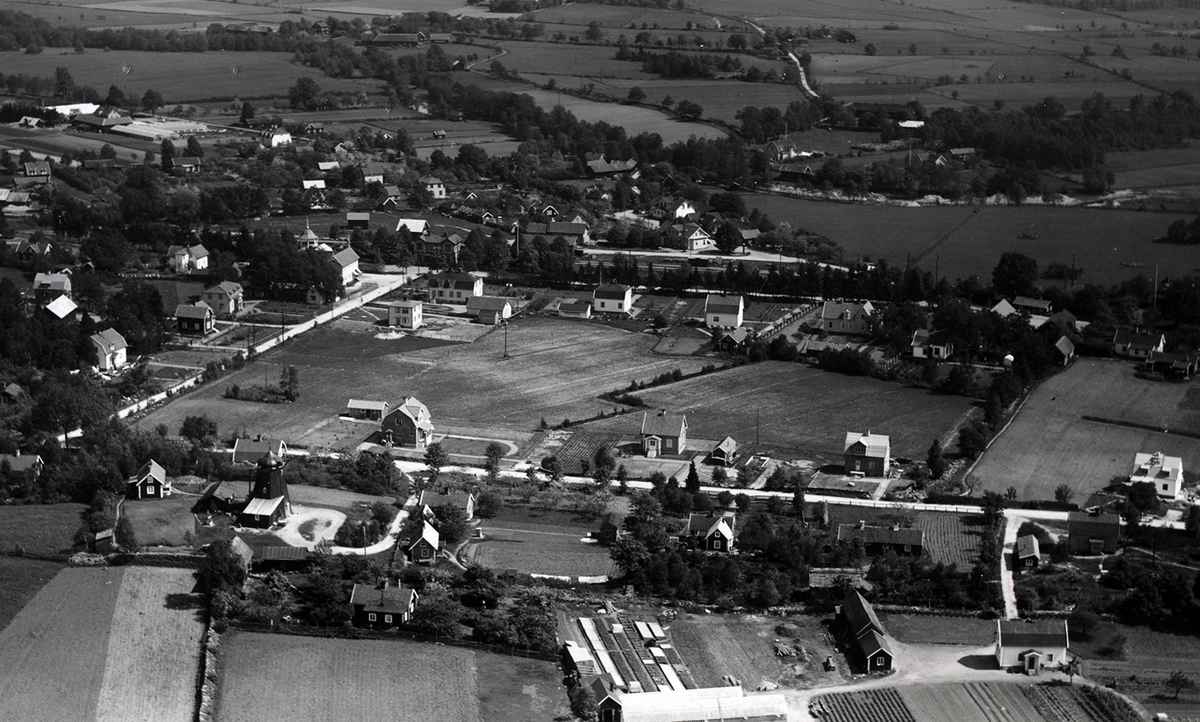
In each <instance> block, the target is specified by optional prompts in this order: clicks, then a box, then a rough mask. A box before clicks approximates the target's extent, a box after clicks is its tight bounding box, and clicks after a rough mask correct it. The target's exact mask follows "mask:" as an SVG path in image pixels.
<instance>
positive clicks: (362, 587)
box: [350, 582, 417, 629]
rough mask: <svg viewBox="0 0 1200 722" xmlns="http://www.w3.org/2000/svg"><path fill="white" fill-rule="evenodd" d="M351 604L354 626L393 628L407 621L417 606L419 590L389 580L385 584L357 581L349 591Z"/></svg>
mask: <svg viewBox="0 0 1200 722" xmlns="http://www.w3.org/2000/svg"><path fill="white" fill-rule="evenodd" d="M350 606H351V607H352V608H353V609H354V613H353V615H352V617H351V621H352V623H353V624H354V626H356V627H365V628H368V629H391V628H393V627H398V626H400V625H401V624H407V623H408V620H409V618H410V617H411V616H412V613H413V611H414V610H415V609H416V608H417V592H416V590H414V589H409V588H408V587H405V586H395V587H393V586H391V585H389V584H387V583H386V582H385V583H384V585H383V586H382V587H377V586H375V585H372V584H355V585H354V589H353V590H352V591H351V592H350Z"/></svg>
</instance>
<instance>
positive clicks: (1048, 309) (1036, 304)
mask: <svg viewBox="0 0 1200 722" xmlns="http://www.w3.org/2000/svg"><path fill="white" fill-rule="evenodd" d="M1012 305H1013V308H1015V309H1017V310H1018V311H1022V312H1024V313H1028V314H1031V315H1034V316H1049V315H1050V314H1051V313H1053V312H1054V304H1053V303H1051V302H1050V300H1049V299H1046V298H1030V297H1028V296H1017V297H1016V298H1014V299H1013V300H1012Z"/></svg>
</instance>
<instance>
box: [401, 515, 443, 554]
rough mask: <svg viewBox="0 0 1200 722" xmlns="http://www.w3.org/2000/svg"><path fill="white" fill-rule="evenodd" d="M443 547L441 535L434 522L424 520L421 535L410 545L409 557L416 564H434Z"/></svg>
mask: <svg viewBox="0 0 1200 722" xmlns="http://www.w3.org/2000/svg"><path fill="white" fill-rule="evenodd" d="M440 548H441V536H440V535H439V534H438V530H437V528H436V527H434V525H433V524H430V523H429V522H428V521H424V522H422V526H421V536H419V537H417V538H416V539H414V540H413V542H412V543H411V544H409V545H408V559H409V561H411V562H413V563H414V564H433V563H434V562H435V561H437V554H438V549H440Z"/></svg>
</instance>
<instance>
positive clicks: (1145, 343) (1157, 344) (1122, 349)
mask: <svg viewBox="0 0 1200 722" xmlns="http://www.w3.org/2000/svg"><path fill="white" fill-rule="evenodd" d="M1166 345H1167V337H1166V336H1165V335H1163V334H1161V333H1157V332H1150V331H1145V332H1143V331H1136V330H1135V331H1123V330H1118V331H1117V332H1116V333H1114V334H1113V353H1114V354H1116V355H1117V356H1125V357H1127V358H1140V359H1145V358H1149V357H1150V355H1151V354H1154V353H1162V351H1163V348H1164V347H1165V346H1166Z"/></svg>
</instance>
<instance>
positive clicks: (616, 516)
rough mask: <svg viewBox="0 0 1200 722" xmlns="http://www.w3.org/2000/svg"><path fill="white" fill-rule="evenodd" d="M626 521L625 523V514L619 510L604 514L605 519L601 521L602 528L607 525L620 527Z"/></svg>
mask: <svg viewBox="0 0 1200 722" xmlns="http://www.w3.org/2000/svg"><path fill="white" fill-rule="evenodd" d="M624 523H625V515H624V514H622V513H620V512H617V511H610V512H609V513H607V514H605V515H604V521H603V522H601V523H600V528H601V529H604V528H605V527H614V528H617V529H620V528H621V526H622V525H623V524H624Z"/></svg>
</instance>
